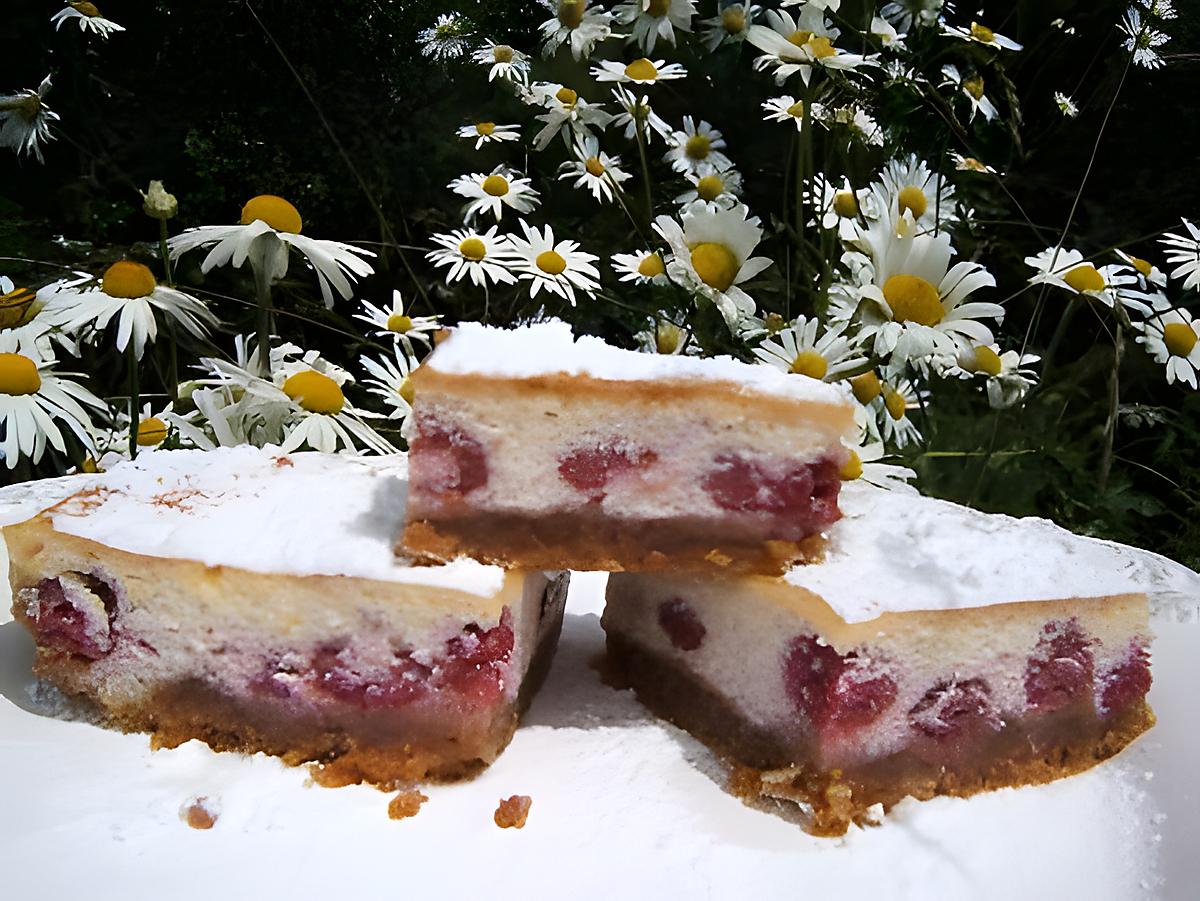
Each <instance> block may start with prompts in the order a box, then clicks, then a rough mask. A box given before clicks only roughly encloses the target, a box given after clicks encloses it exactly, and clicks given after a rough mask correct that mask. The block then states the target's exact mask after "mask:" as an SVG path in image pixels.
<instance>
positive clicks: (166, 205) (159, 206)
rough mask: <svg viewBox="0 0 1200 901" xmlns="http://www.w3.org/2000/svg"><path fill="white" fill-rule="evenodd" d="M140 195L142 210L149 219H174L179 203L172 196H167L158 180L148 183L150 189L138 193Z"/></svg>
mask: <svg viewBox="0 0 1200 901" xmlns="http://www.w3.org/2000/svg"><path fill="white" fill-rule="evenodd" d="M140 193H141V195H142V210H144V211H145V213H146V215H147V216H149V217H150V218H151V219H162V220H164V221H165V220H167V219H174V218H175V214H176V213H178V212H179V201H178V200H176V199H175V195H174V194H168V193H167V191H166V189H165V188H164V187H163V183H162V182H161V181H159V180H158V179H154V180H153V181H151V182H150V187H149V188H148V189H147V190H145V191H142V192H140Z"/></svg>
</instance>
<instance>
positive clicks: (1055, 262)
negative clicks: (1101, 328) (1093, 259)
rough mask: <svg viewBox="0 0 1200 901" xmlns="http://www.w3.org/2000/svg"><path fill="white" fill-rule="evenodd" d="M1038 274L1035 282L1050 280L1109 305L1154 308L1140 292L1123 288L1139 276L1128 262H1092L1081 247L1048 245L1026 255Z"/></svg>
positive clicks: (1143, 310)
mask: <svg viewBox="0 0 1200 901" xmlns="http://www.w3.org/2000/svg"><path fill="white" fill-rule="evenodd" d="M1025 264H1026V265H1028V266H1032V267H1033V269H1034V270H1035V272H1034V274H1033V275H1032V276H1030V277H1029V283H1030V284H1032V285H1040V284H1050V285H1055V286H1057V287H1059V288H1063V289H1064V290H1067V291H1070V292H1071V293H1072V294H1077V295H1080V296H1082V297H1087V298H1089V299H1091V300H1097V301H1099V302H1100V303H1102V304H1104V306H1106V307H1108V308H1109V309H1113V308H1115V307H1116V306H1117V305H1118V303H1119V304H1120V305H1121V306H1123V307H1125V308H1127V309H1133V310H1136V311H1138V312H1139V313H1141V314H1143V315H1149V314H1150V313H1151V312H1153V307H1152V306H1151V304H1150V303H1148V302H1147V301H1146V300H1144V299H1142V298H1141V297H1139V296H1137V295H1136V292H1130V291H1128V290H1122V289H1126V288H1128V286H1130V285H1135V284H1137V276H1136V275H1134V274H1133V273H1131V272H1129V270H1127V269H1126V268H1125V267H1124V266H1121V265H1118V264H1112V265H1109V266H1100V267H1097V266H1095V265H1094V264H1093V263H1090V262H1088V261H1087V260H1086V259H1085V258H1084V256H1083V254H1082V253H1080V252H1079V251H1078V250H1073V249H1064V248H1058V249H1056V248H1053V247H1047V248H1046V249H1045V250H1043V251H1042V252H1041V253H1037V254H1034V255H1033V256H1029V257H1026V258H1025Z"/></svg>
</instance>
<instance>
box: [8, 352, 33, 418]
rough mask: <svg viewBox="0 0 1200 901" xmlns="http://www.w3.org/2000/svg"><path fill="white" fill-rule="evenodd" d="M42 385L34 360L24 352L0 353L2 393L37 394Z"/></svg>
mask: <svg viewBox="0 0 1200 901" xmlns="http://www.w3.org/2000/svg"><path fill="white" fill-rule="evenodd" d="M41 387H42V377H41V376H40V375H38V369H37V364H36V363H34V362H33V360H31V359H29V357H26V356H24V355H23V354H0V394H11V395H13V396H20V395H24V394H37V393H38V389H40V388H41ZM10 428H11V426H10Z"/></svg>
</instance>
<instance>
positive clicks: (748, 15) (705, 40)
mask: <svg viewBox="0 0 1200 901" xmlns="http://www.w3.org/2000/svg"><path fill="white" fill-rule="evenodd" d="M761 9H762V7H759V6H755V5H754V4H753V3H730V4H729V5H728V6H726V7H724V8H721V9H718V11H717V14H716V15H715V16H713V17H712V18H709V19H701V20H700V22H699V23H698V24H699V25H700V32H699V33H700V42H701V43H702V44H704V46H705V47H706V48H707V49H708V51H709V52H710V53H711V52H712V51H714V50H716V49H717V48H718V47H720V46H721V45H722V44H740V43H741V42H742V41H744V40H746V34H747V32H749V30H750V26H751V25H752V24H753V22H754V14H755V13H756V12H758V11H759V10H761Z"/></svg>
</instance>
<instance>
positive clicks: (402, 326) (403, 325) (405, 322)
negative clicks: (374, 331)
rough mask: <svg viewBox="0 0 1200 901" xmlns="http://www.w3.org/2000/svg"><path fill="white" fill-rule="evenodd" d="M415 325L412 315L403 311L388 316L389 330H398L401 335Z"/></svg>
mask: <svg viewBox="0 0 1200 901" xmlns="http://www.w3.org/2000/svg"><path fill="white" fill-rule="evenodd" d="M412 327H413V321H412V317H411V316H405V315H404V314H403V313H393V314H392V315H391V316H389V317H388V318H387V330H388V331H389V332H396V333H397V334H399V335H404V334H407V333H408V332H409V330H410V329H412Z"/></svg>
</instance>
